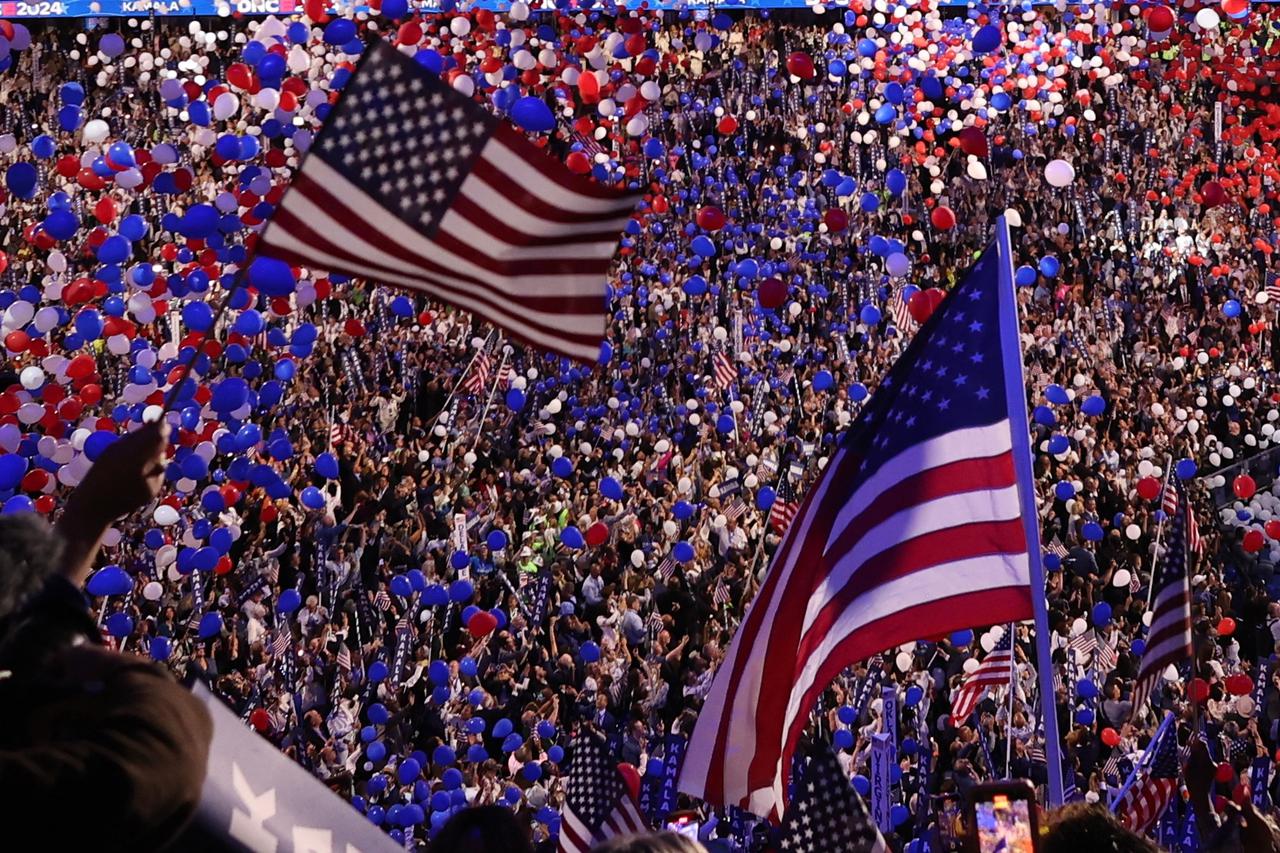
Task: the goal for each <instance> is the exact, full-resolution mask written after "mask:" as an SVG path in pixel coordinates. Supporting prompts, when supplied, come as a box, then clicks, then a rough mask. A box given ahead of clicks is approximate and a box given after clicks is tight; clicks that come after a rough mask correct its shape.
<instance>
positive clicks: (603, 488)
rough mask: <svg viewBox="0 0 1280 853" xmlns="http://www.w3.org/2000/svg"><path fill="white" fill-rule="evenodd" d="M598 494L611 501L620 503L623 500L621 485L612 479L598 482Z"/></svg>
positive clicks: (607, 478) (606, 478)
mask: <svg viewBox="0 0 1280 853" xmlns="http://www.w3.org/2000/svg"><path fill="white" fill-rule="evenodd" d="M600 494H602V495H604V496H605V497H606V498H608V499H609V500H611V501H620V500H622V498H623V491H622V484H621V483H619V482H618V481H617V480H615V479H614V478H613V477H605V478H604V479H603V480H601V481H600Z"/></svg>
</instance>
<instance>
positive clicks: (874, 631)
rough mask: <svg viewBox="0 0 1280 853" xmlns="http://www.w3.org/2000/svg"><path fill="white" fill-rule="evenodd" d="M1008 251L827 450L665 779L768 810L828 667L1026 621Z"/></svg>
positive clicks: (1024, 460) (1029, 530)
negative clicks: (680, 759)
mask: <svg viewBox="0 0 1280 853" xmlns="http://www.w3.org/2000/svg"><path fill="white" fill-rule="evenodd" d="M1008 251H1009V249H1008V242H1007V238H1004V239H1000V240H997V241H994V242H993V243H992V244H991V246H989V247H988V248H987V250H986V251H985V252H984V253H983V254H982V255H981V256H980V258H979V259H978V260H977V262H976V263H975V265H974V266H973V268H972V269H971V270H970V271H969V273H968V275H967V276H966V277H965V279H964V280H963V281H962V282H961V284H960V285H959V286H958V287H956V288H955V289H954V290H953V291H952V292H951V294H950V295H949V296H948V297H947V298H946V299H945V300H944V301H943V302H942V304H941V305H940V306H939V307H938V308H937V310H935V311H934V313H933V316H932V317H930V318H929V319H928V320H927V321H926V322H925V324H924V325H923V326H922V327H921V328H920V330H919V331H918V332H917V334H916V336H915V337H914V338H913V340H912V341H911V343H910V345H909V346H908V347H907V349H906V350H905V352H904V353H903V355H902V356H901V357H900V358H899V359H898V362H897V363H896V364H895V365H894V367H893V368H892V369H891V370H890V371H889V373H888V374H887V375H886V376H885V377H884V379H883V381H882V382H881V385H880V387H879V389H878V390H877V391H876V393H875V395H874V396H873V397H872V398H871V399H870V400H869V401H868V403H867V405H866V406H865V407H864V409H863V410H862V412H861V414H860V415H859V416H858V418H857V419H856V421H855V422H854V424H853V426H852V427H851V428H850V429H849V430H848V431H847V432H846V433H845V434H844V435H843V436H841V438H840V439H839V440H838V442H837V444H836V446H835V447H834V448H832V451H831V453H830V458H829V461H828V463H827V465H826V467H825V468H824V469H823V472H822V475H821V476H820V478H819V479H818V481H817V482H816V483H815V484H814V486H813V487H812V488H811V489H810V490H809V491H808V493H807V494H806V495H805V497H804V500H803V502H802V503H801V505H800V507H799V509H798V511H797V512H796V515H795V518H794V520H793V521H792V522H791V524H790V526H789V528H788V529H787V532H786V534H785V536H784V537H783V540H782V542H781V543H780V545H779V547H778V550H777V553H776V554H775V555H774V559H773V562H772V564H771V566H770V568H769V571H768V574H767V576H766V577H765V580H764V583H763V585H762V587H761V589H760V592H759V593H758V595H757V596H756V599H755V601H754V602H753V603H752V605H751V607H750V609H749V610H748V612H747V617H746V619H745V620H744V621H743V623H742V624H741V625H740V626H739V629H738V632H737V634H736V636H735V637H734V640H733V642H732V643H731V645H730V647H729V650H728V653H727V655H726V657H725V661H724V663H723V664H722V665H721V667H720V670H719V671H718V672H717V674H716V678H715V680H714V682H713V684H712V688H711V691H710V693H709V695H708V697H707V700H706V703H705V705H704V707H703V710H702V712H701V714H700V715H699V717H698V722H697V726H696V728H695V730H694V734H693V738H692V740H691V742H690V745H689V756H688V759H687V761H686V763H685V767H684V771H683V775H682V777H681V783H680V784H681V790H683V791H685V792H686V793H689V794H692V795H694V796H698V797H701V798H702V799H704V800H707V801H709V802H712V803H716V804H721V805H736V806H741V807H743V808H746V809H748V810H750V811H752V812H755V813H756V814H759V815H763V816H768V817H771V818H773V819H777V817H778V816H780V814H781V812H782V810H783V807H784V806H785V804H786V793H785V792H786V791H787V783H788V776H789V773H790V765H791V757H792V754H793V752H794V749H795V744H796V743H797V741H798V739H799V737H800V734H801V732H802V731H803V729H804V727H805V725H806V723H807V721H808V719H809V711H810V709H811V708H812V707H813V705H814V703H815V702H816V700H817V698H818V696H819V695H820V694H821V692H822V691H823V690H825V689H826V687H827V686H828V685H829V684H830V683H831V681H832V680H833V678H834V677H835V676H836V674H838V673H839V672H840V671H841V670H842V669H844V668H845V667H847V666H849V665H850V664H852V663H854V662H855V661H858V660H862V659H865V658H867V657H870V656H871V655H872V654H875V653H877V652H880V651H883V650H884V649H886V648H890V647H893V646H896V645H900V644H902V643H906V642H910V641H914V640H917V639H919V638H921V637H930V636H941V635H943V634H945V633H947V632H950V631H952V630H955V629H958V628H963V627H967V626H969V625H973V624H977V623H987V624H991V623H998V622H1016V621H1020V620H1022V619H1026V618H1029V617H1031V616H1032V615H1033V605H1032V598H1031V585H1030V577H1031V571H1032V569H1031V560H1032V559H1037V560H1038V559H1039V543H1038V531H1037V530H1036V529H1035V523H1034V516H1035V513H1034V509H1032V510H1031V511H1029V512H1026V513H1025V515H1024V509H1025V508H1027V507H1033V506H1034V504H1033V503H1032V501H1033V498H1034V492H1033V491H1032V490H1033V488H1034V484H1033V481H1032V476H1031V470H1030V461H1031V457H1030V446H1029V445H1030V441H1029V437H1028V436H1029V432H1028V427H1027V410H1026V400H1025V392H1024V390H1023V389H1024V387H1025V385H1024V380H1023V377H1022V366H1021V364H1022V362H1021V357H1020V348H1019V339H1018V323H1017V305H1016V302H1015V294H1014V291H1013V282H1012V266H1011V263H1010V258H1009V257H1008V256H1007V255H1006V253H1007V252H1008ZM1024 517H1025V518H1028V519H1031V521H1029V522H1025V523H1024Z"/></svg>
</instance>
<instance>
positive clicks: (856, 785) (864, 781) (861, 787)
mask: <svg viewBox="0 0 1280 853" xmlns="http://www.w3.org/2000/svg"><path fill="white" fill-rule="evenodd" d="M853 789H854V790H855V791H857V792H858V795H859V796H863V797H865V796H867V795H868V794H870V793H871V780H870V779H868V778H867V777H866V776H863V775H862V774H861V773H859V774H858V775H856V776H854V777H853Z"/></svg>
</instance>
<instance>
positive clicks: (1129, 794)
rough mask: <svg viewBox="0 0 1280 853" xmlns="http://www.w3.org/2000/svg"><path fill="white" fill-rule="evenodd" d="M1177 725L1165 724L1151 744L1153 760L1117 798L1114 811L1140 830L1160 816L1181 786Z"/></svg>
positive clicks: (1121, 821) (1132, 826) (1129, 825)
mask: <svg viewBox="0 0 1280 853" xmlns="http://www.w3.org/2000/svg"><path fill="white" fill-rule="evenodd" d="M1177 731H1178V729H1177V727H1176V726H1172V725H1167V726H1164V727H1163V728H1162V729H1161V730H1160V734H1159V736H1158V737H1157V739H1156V741H1155V742H1154V743H1152V744H1151V745H1150V746H1148V747H1147V750H1148V751H1149V752H1151V753H1152V758H1151V762H1150V764H1149V765H1148V767H1147V769H1146V771H1145V772H1143V773H1141V774H1140V775H1139V777H1138V780H1137V781H1136V782H1134V784H1133V786H1132V787H1131V788H1130V789H1129V790H1128V791H1126V792H1125V794H1124V796H1123V797H1121V798H1120V799H1119V801H1117V802H1116V804H1115V806H1114V807H1113V808H1112V811H1113V812H1115V814H1116V816H1117V817H1118V818H1120V823H1121V824H1123V825H1124V826H1125V827H1127V828H1129V829H1131V830H1133V831H1134V832H1137V833H1144V832H1146V830H1147V827H1149V826H1151V824H1153V823H1155V822H1156V821H1157V820H1159V818H1160V815H1162V814H1164V810H1165V809H1166V808H1168V806H1169V801H1170V800H1171V799H1173V795H1174V792H1176V791H1177V790H1178V772H1179V768H1178V736H1177Z"/></svg>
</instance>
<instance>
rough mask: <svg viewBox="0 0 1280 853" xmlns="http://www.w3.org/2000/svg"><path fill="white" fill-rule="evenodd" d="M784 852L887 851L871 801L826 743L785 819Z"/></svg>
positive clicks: (812, 759)
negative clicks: (870, 810) (869, 809)
mask: <svg viewBox="0 0 1280 853" xmlns="http://www.w3.org/2000/svg"><path fill="white" fill-rule="evenodd" d="M778 849H779V850H781V851H783V853H828V851H830V853H836V851H840V853H888V850H889V846H888V845H887V844H886V843H885V840H884V836H882V835H881V834H880V830H879V829H877V828H876V825H875V824H874V823H872V822H871V815H870V814H869V813H868V812H867V805H866V803H864V802H863V801H862V797H860V796H858V792H857V791H855V790H854V789H853V785H852V783H851V782H850V781H849V777H847V776H845V775H844V772H843V771H842V770H841V769H840V762H839V760H838V759H837V758H836V755H835V753H834V752H832V751H831V747H830V746H829V745H828V744H827V743H826V742H825V741H819V742H817V743H815V744H814V747H813V750H812V752H811V754H810V757H809V766H808V768H806V770H805V774H804V781H803V782H801V783H800V785H798V786H797V788H796V798H795V799H794V800H793V801H792V802H791V805H789V806H788V807H787V812H786V814H785V815H784V816H783V818H782V830H781V833H780V835H779V837H778Z"/></svg>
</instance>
